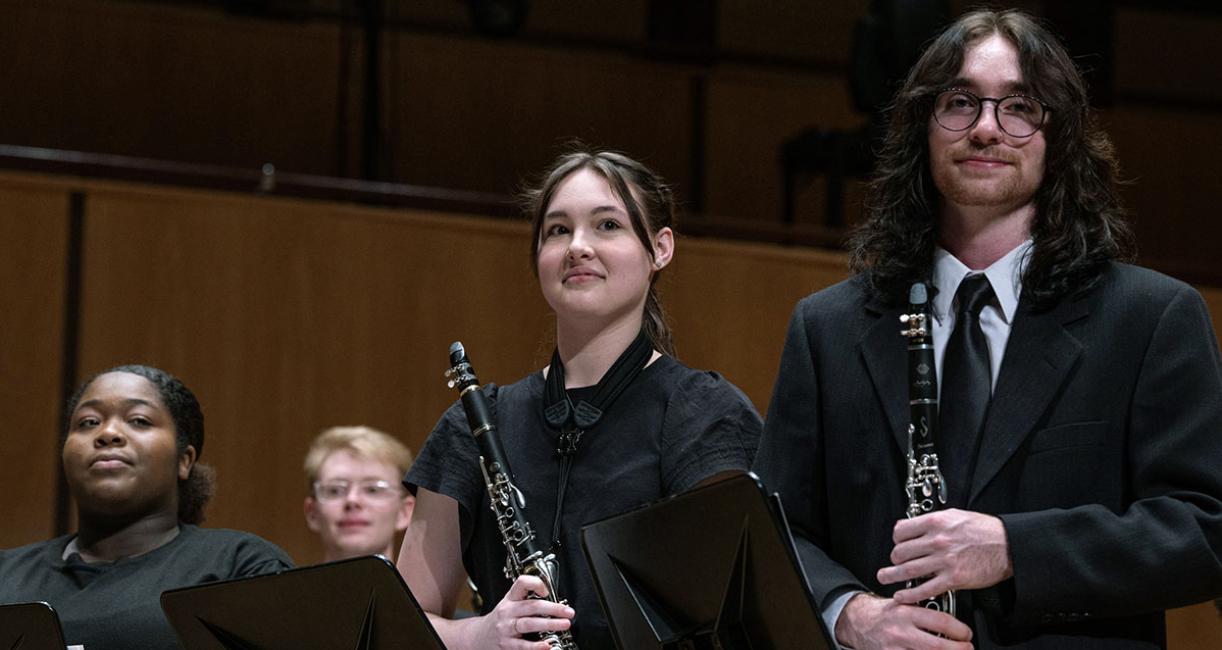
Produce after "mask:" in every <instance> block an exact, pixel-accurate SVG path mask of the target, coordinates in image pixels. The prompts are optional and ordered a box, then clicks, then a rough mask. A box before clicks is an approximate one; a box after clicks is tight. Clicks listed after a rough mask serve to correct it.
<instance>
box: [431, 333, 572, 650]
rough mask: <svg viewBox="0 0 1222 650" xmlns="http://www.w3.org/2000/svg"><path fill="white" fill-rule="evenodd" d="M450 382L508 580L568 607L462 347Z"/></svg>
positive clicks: (566, 638) (556, 637) (565, 649)
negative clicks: (534, 584)
mask: <svg viewBox="0 0 1222 650" xmlns="http://www.w3.org/2000/svg"><path fill="white" fill-rule="evenodd" d="M446 378H447V379H448V382H447V383H448V384H449V386H450V387H451V388H456V389H458V392H459V399H460V400H461V401H462V405H463V411H464V412H465V413H466V415H467V424H468V426H469V427H470V429H471V435H472V436H474V437H475V442H476V444H477V445H478V446H479V454H480V459H479V462H480V470H481V471H482V472H483V475H484V485H485V487H486V488H487V489H488V498H489V502H490V505H491V508H492V514H493V517H494V518H495V519H496V525H497V529H498V530H499V531H500V533H501V541H502V542H503V543H504V544H505V577H506V578H508V579H509V580H510V581H511V582H512V581H513V580H515V579H517V577H518V576H520V575H523V574H526V575H532V576H536V577H538V578H539V579H540V580H542V581H543V584H545V585H547V599H548V600H551V601H552V602H556V603H566V601H564V600H563V599H561V597H560V595H559V593H558V592H557V585H556V583H557V581H558V578H559V569H560V567H559V563H558V562H557V560H556V555H555V554H554V553H551V552H549V551H545V550H544V549H543V548H541V547H540V546H539V543H538V541H537V539H536V537H535V532H534V530H533V529H532V528H531V525H530V522H529V521H528V520H527V519H526V497H525V496H524V495H523V494H522V492H521V490H519V489H518V486H517V485H515V484H514V481H513V471H512V470H511V469H510V467H509V460H508V458H507V457H506V455H505V448H504V446H503V445H502V444H501V438H500V435H499V434H498V432H497V428H496V421H495V419H494V418H493V417H492V409H491V408H490V407H489V405H488V400H487V399H486V398H485V397H484V392H483V391H482V390H480V385H479V379H478V378H477V377H476V375H475V369H474V368H472V367H471V362H470V360H469V359H468V358H467V353H466V350H465V349H464V348H463V345H462V343H460V342H457V341H455V342H454V343H453V344H451V345H450V369H449V370H447V371H446ZM534 636H536V637H537V639H538V640H541V641H547V642H548V644H549V645H550V646H551V647H552V648H554V649H556V650H577V643H576V642H575V641H574V640H573V636H572V634H571V633H570V632H569V631H568V630H563V631H559V632H543V633H539V634H538V635H534Z"/></svg>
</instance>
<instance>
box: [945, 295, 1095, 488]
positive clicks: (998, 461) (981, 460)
mask: <svg viewBox="0 0 1222 650" xmlns="http://www.w3.org/2000/svg"><path fill="white" fill-rule="evenodd" d="M1089 312H1090V307H1089V305H1088V304H1087V301H1085V300H1079V301H1072V302H1062V303H1061V304H1059V305H1058V306H1057V307H1054V308H1053V309H1051V310H1049V311H1045V312H1041V313H1035V312H1034V311H1032V309H1031V305H1030V303H1029V302H1027V301H1026V300H1022V301H1020V303H1019V306H1018V310H1017V311H1016V313H1015V317H1014V327H1013V329H1012V330H1011V331H1010V338H1009V342H1008V343H1007V344H1006V353H1005V356H1004V357H1003V359H1002V363H1001V373H1000V374H999V375H998V377H997V385H996V387H995V388H994V389H993V399H992V401H991V402H990V404H989V413H988V416H987V418H986V420H985V423H984V431H983V433H982V434H981V441H980V453H979V455H978V456H977V458H976V471H975V473H974V474H973V476H972V489H971V494H970V498H969V500H968V503H969V507H970V503H971V502H972V501H973V500H975V498H976V497H977V496H979V494H980V492H981V491H982V490H983V489H984V487H985V486H986V485H988V483H989V481H990V480H992V479H993V477H994V476H996V475H997V472H999V471H1001V468H1002V466H1004V465H1005V463H1006V461H1008V460H1009V459H1010V457H1011V456H1013V455H1014V452H1015V451H1017V450H1018V448H1019V446H1020V445H1021V444H1022V442H1023V440H1024V439H1025V438H1026V437H1027V436H1028V435H1029V434H1030V433H1031V430H1032V428H1033V427H1034V426H1035V424H1036V422H1037V421H1038V420H1039V418H1040V416H1042V415H1043V414H1044V411H1045V410H1046V409H1047V407H1048V405H1049V403H1050V402H1051V401H1052V400H1053V399H1054V398H1055V397H1056V395H1057V393H1058V392H1059V391H1060V389H1061V385H1062V384H1063V383H1064V381H1065V379H1066V378H1067V377H1068V376H1069V373H1070V370H1071V369H1072V368H1073V366H1074V363H1075V362H1076V360H1077V358H1078V356H1079V355H1080V354H1081V353H1082V344H1081V343H1079V342H1078V340H1077V339H1075V338H1074V337H1073V336H1072V335H1071V334H1070V333H1069V332H1068V331H1067V330H1066V329H1065V324H1066V323H1068V322H1070V321H1072V320H1076V319H1078V318H1081V317H1083V316H1085V315H1087V314H1088V313H1089Z"/></svg>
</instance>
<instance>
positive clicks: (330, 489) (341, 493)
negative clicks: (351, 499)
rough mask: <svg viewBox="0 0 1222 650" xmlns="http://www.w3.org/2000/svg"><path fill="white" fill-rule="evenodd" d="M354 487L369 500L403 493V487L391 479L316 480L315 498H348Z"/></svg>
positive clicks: (329, 499) (358, 493)
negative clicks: (354, 480)
mask: <svg viewBox="0 0 1222 650" xmlns="http://www.w3.org/2000/svg"><path fill="white" fill-rule="evenodd" d="M353 488H356V493H357V495H358V496H360V497H362V498H364V499H365V500H367V501H389V500H390V499H395V498H398V497H400V496H402V494H403V488H402V487H401V486H400V485H399V484H397V483H391V482H390V481H356V482H355V483H354V482H352V481H327V482H326V483H323V482H321V481H315V483H314V498H315V499H318V500H319V501H338V500H340V499H347V498H348V495H349V494H351V493H352V489H353Z"/></svg>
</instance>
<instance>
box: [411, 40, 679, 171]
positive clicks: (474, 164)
mask: <svg viewBox="0 0 1222 650" xmlns="http://www.w3.org/2000/svg"><path fill="white" fill-rule="evenodd" d="M394 38H395V44H394V48H395V53H396V55H397V56H396V57H395V58H392V59H391V61H390V62H389V63H388V66H392V67H394V68H395V69H396V72H395V73H394V74H395V75H396V76H397V78H398V79H399V83H398V84H397V85H396V86H393V87H392V88H390V89H388V91H387V94H388V98H387V101H388V103H389V106H390V108H389V109H388V111H390V115H389V116H388V119H389V120H390V124H391V126H390V127H389V128H390V129H391V132H392V133H393V136H392V137H391V138H390V142H391V143H392V144H391V147H393V149H392V151H391V155H392V156H393V157H394V165H395V167H394V171H395V178H397V179H399V180H401V181H403V182H407V183H415V184H420V185H437V186H445V187H456V188H461V189H474V188H480V189H484V190H489V191H495V192H505V193H513V192H515V191H516V190H518V189H519V183H520V182H521V178H522V175H523V172H524V170H539V169H542V168H543V167H544V166H545V165H547V164H548V163H549V162H550V161H551V160H552V159H553V158H555V157H556V154H557V153H559V152H560V151H561V150H562V148H563V145H564V144H565V143H566V142H567V141H570V140H572V139H573V138H580V139H582V140H584V141H586V142H587V143H589V144H591V145H594V146H601V147H609V148H613V149H622V150H625V151H629V152H632V154H633V155H634V156H635V157H637V158H638V159H641V160H644V161H646V162H648V164H649V165H651V166H652V167H654V168H655V169H657V170H658V171H659V172H660V173H662V174H663V175H664V176H665V177H666V178H667V179H669V180H670V181H671V182H673V183H676V184H677V185H678V186H679V193H680V195H683V194H684V192H685V191H687V188H688V187H689V178H688V177H689V173H688V172H689V168H688V162H687V160H688V158H687V154H688V147H689V146H690V142H691V138H690V134H689V129H690V126H689V122H690V116H691V102H690V86H689V83H690V80H689V75H688V70H687V69H686V68H684V67H682V66H667V65H660V64H658V63H656V62H650V61H646V60H644V59H637V58H634V57H629V56H623V55H616V54H606V53H592V52H572V51H566V50H563V49H556V48H545V47H538V46H525V45H521V44H514V43H505V42H496V41H476V40H454V39H446V38H441V37H435V36H422V35H408V34H404V35H400V36H397V37H394Z"/></svg>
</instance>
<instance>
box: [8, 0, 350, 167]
mask: <svg viewBox="0 0 1222 650" xmlns="http://www.w3.org/2000/svg"><path fill="white" fill-rule="evenodd" d="M3 12H4V20H2V21H0V60H3V61H4V62H5V64H4V65H3V66H0V88H4V89H5V91H6V96H7V97H8V100H7V101H6V105H5V111H4V115H5V119H4V120H0V141H2V142H5V143H7V144H21V145H31V146H44V147H56V148H61V149H71V150H83V151H97V152H103V153H113V154H124V155H132V156H145V157H152V158H164V159H171V160H187V161H194V162H207V163H214V164H222V165H233V166H245V167H258V166H260V165H262V164H263V163H264V162H272V163H275V164H276V165H277V166H279V167H280V168H281V169H288V170H292V171H300V172H311V173H320V174H334V173H337V170H336V153H335V152H336V151H337V144H336V126H335V125H336V112H337V101H338V100H337V97H338V94H339V88H340V86H339V74H338V70H339V65H340V50H339V43H340V37H339V29H338V27H336V26H335V25H320V24H312V23H298V22H272V21H258V20H253V19H250V18H246V17H240V16H232V15H226V14H224V13H222V12H220V11H215V10H204V9H187V8H183V7H181V6H179V7H165V6H158V4H157V3H148V2H98V1H97V0H47V1H45V2H6V3H4V7H3ZM358 43H359V41H358ZM353 74H354V75H357V76H355V79H357V80H358V81H359V78H360V77H359V71H357V72H354V73H353ZM353 92H354V93H355V92H356V91H355V90H354V91H353ZM353 137H356V136H355V135H354V136H353Z"/></svg>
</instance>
